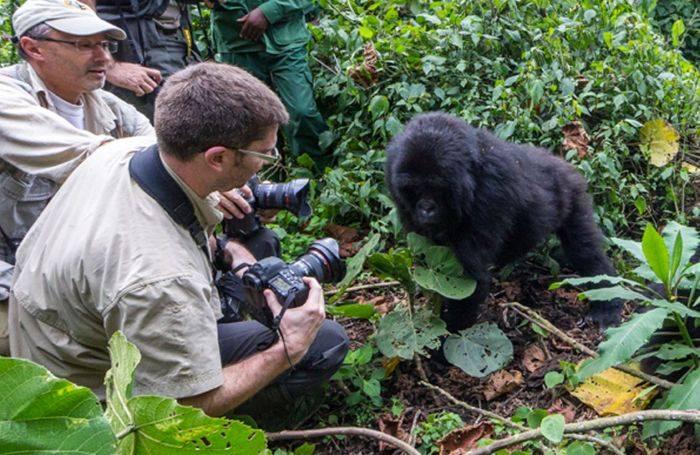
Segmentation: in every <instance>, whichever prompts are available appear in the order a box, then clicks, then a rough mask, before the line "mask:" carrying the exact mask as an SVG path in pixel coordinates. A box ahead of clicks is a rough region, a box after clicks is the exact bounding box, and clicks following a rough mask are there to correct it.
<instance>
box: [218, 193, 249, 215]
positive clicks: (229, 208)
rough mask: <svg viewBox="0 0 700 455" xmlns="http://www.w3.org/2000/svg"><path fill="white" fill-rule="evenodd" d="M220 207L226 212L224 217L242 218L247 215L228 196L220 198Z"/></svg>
mask: <svg viewBox="0 0 700 455" xmlns="http://www.w3.org/2000/svg"><path fill="white" fill-rule="evenodd" d="M219 209H221V211H222V212H223V213H224V218H234V217H235V218H238V219H241V218H243V217H245V213H244V212H243V211H242V210H241V209H240V208H239V206H237V205H236V204H235V203H234V202H233V201H231V200H230V199H228V198H226V197H222V198H221V199H220V200H219Z"/></svg>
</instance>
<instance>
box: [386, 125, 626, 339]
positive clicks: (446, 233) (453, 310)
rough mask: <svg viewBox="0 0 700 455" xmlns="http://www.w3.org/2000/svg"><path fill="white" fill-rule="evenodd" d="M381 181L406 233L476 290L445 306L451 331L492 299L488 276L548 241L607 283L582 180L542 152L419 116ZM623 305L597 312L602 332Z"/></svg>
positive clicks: (391, 152)
mask: <svg viewBox="0 0 700 455" xmlns="http://www.w3.org/2000/svg"><path fill="white" fill-rule="evenodd" d="M385 172H386V182H387V185H388V187H389V190H390V192H391V196H392V198H393V199H394V202H395V204H396V207H397V209H398V213H399V217H400V219H401V222H402V223H403V225H404V227H405V229H406V230H407V231H413V232H417V233H418V234H421V235H424V236H426V237H428V238H430V239H431V240H432V241H433V242H435V243H437V244H441V245H446V246H448V247H450V248H451V249H452V251H454V253H455V255H456V256H457V258H458V259H459V260H460V262H461V264H462V266H463V267H464V272H465V273H466V274H467V275H470V276H472V277H474V278H475V279H476V280H477V288H476V291H475V292H474V294H473V295H472V296H470V297H469V298H468V299H466V300H465V301H451V300H448V301H445V302H444V304H443V307H442V318H443V319H444V320H445V322H446V323H447V328H448V329H449V330H450V331H452V332H454V331H457V330H461V329H463V328H465V327H467V326H469V325H470V324H472V323H473V322H474V319H475V316H476V314H478V313H477V311H478V306H479V304H480V303H481V302H482V301H483V300H484V299H485V298H486V296H487V295H488V292H489V286H490V281H491V276H490V273H489V268H490V267H492V266H502V265H505V264H507V263H508V262H511V261H513V260H514V259H517V258H519V257H521V256H523V255H524V254H525V253H527V252H528V251H530V250H532V249H533V248H535V247H536V246H537V245H538V244H539V243H540V242H541V241H542V240H544V239H545V238H546V237H547V236H548V235H549V234H552V233H555V234H556V235H557V236H558V237H559V239H560V240H561V243H562V247H563V249H564V251H565V253H566V255H567V257H568V259H569V261H570V262H571V266H572V267H573V268H574V269H575V270H576V271H577V272H578V273H580V274H581V275H588V276H590V275H600V274H607V275H614V274H615V270H614V268H613V266H612V264H611V262H610V260H609V259H608V257H607V256H606V255H605V254H604V252H603V249H602V240H603V235H602V233H601V231H600V229H599V228H598V226H597V225H596V223H595V221H594V218H593V209H592V205H591V198H590V197H589V196H588V194H587V193H586V186H587V185H586V181H585V180H584V179H583V177H582V176H581V175H580V174H579V173H578V171H577V170H576V169H575V168H574V167H573V166H571V165H570V164H569V163H567V162H566V161H564V160H563V159H561V158H558V157H556V156H553V155H552V154H551V153H549V152H548V151H546V150H544V149H540V148H536V147H532V146H529V145H521V144H513V143H509V142H505V141H503V140H501V139H498V138H497V137H496V136H494V135H493V134H491V133H490V132H488V131H485V130H481V129H477V128H473V127H471V126H469V125H468V124H467V123H465V122H464V121H462V120H460V119H458V118H456V117H453V116H450V115H447V114H444V113H440V112H433V113H427V114H422V115H418V116H416V117H415V118H413V119H412V120H411V121H410V122H408V124H407V125H406V128H405V130H404V131H403V132H402V133H400V134H398V135H397V136H396V137H394V138H393V139H392V141H391V143H390V144H389V147H388V150H387V161H386V167H385ZM619 307H620V302H611V303H610V304H607V305H600V304H599V305H595V306H593V308H592V311H591V316H592V318H593V319H594V320H595V321H597V322H598V323H599V324H600V325H601V326H608V325H611V324H614V323H616V322H618V321H619V312H620V311H619V310H620V308H619Z"/></svg>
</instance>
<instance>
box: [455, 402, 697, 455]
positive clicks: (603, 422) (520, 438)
mask: <svg viewBox="0 0 700 455" xmlns="http://www.w3.org/2000/svg"><path fill="white" fill-rule="evenodd" d="M647 420H675V421H681V422H690V423H700V411H672V410H668V409H660V410H657V409H654V410H648V411H639V412H631V413H629V414H623V415H620V416H615V417H603V418H600V419H593V420H588V421H585V422H574V423H569V424H566V425H564V435H565V436H564V437H567V436H569V435H568V434H567V433H573V432H576V433H580V432H584V431H591V430H600V429H603V428H609V427H615V426H618V425H630V424H634V423H640V422H644V421H647ZM542 437H543V436H542V431H541V430H539V429H537V430H530V431H526V432H524V433H520V434H517V435H515V436H511V437H508V438H503V439H500V440H498V441H496V442H494V443H492V444H489V445H487V446H485V447H482V448H479V449H476V450H472V451H471V452H469V455H487V454H491V453H494V452H496V451H497V450H500V449H503V448H505V447H510V446H513V445H515V444H521V443H523V442H526V441H530V440H533V439H541V438H542Z"/></svg>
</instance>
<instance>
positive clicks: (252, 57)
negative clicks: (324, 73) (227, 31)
mask: <svg viewBox="0 0 700 455" xmlns="http://www.w3.org/2000/svg"><path fill="white" fill-rule="evenodd" d="M218 56H219V60H220V61H221V62H223V63H229V64H233V65H236V66H240V67H241V68H244V69H245V70H247V71H248V72H250V73H251V74H252V75H254V76H255V77H257V78H258V79H260V80H261V81H263V82H265V83H266V84H268V85H269V86H271V87H272V88H273V89H274V90H275V91H276V92H277V94H278V95H279V97H280V99H281V100H282V103H284V106H285V107H286V108H287V111H288V112H289V123H288V124H287V125H286V126H285V127H284V129H283V131H284V137H285V140H286V142H287V147H288V149H289V152H290V154H291V155H292V156H294V157H296V156H299V155H301V154H303V153H307V154H308V155H309V156H311V158H313V159H314V161H315V163H316V166H317V167H318V169H321V170H322V169H323V168H324V167H325V166H326V165H329V164H330V160H331V156H330V153H324V152H323V151H321V148H320V147H319V144H318V139H319V136H320V135H321V133H323V132H324V131H326V130H327V129H328V126H327V125H326V122H325V121H324V120H323V117H322V116H321V113H320V112H319V111H318V108H317V107H316V101H315V100H314V93H313V81H312V78H311V70H310V69H309V64H308V62H307V60H306V48H304V47H299V48H296V49H290V50H286V51H284V52H282V53H280V54H270V53H268V52H264V51H259V52H236V53H230V52H229V53H225V52H223V53H219V54H218Z"/></svg>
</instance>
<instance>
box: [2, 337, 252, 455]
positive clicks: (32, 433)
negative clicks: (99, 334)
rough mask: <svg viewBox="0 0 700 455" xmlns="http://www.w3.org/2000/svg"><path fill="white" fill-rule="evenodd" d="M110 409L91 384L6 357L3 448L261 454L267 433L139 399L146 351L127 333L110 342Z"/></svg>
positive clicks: (169, 402)
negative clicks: (138, 378) (139, 371)
mask: <svg viewBox="0 0 700 455" xmlns="http://www.w3.org/2000/svg"><path fill="white" fill-rule="evenodd" d="M109 352H110V357H111V360H112V368H111V369H110V370H109V371H108V372H107V374H106V375H105V389H106V401H107V409H106V410H105V413H104V415H103V413H102V407H101V406H100V403H99V401H98V400H97V397H96V396H95V395H94V394H93V393H92V391H90V390H89V389H87V388H85V387H79V386H76V385H75V384H72V383H71V382H69V381H66V380H64V379H57V378H55V377H54V376H53V375H52V374H51V373H49V372H48V371H47V370H46V369H45V368H44V367H41V366H39V365H36V364H34V363H32V362H30V361H27V360H20V359H8V358H4V357H0V379H1V380H0V397H2V398H3V399H2V400H0V451H1V452H2V453H9V452H15V453H16V451H26V452H32V453H37V452H40V451H47V452H48V451H51V453H105V454H111V453H115V452H117V453H120V454H132V453H151V454H171V453H183V454H185V453H223V452H226V453H239V454H254V453H260V452H261V451H263V450H264V449H265V447H266V441H265V435H264V433H263V432H262V431H261V430H255V429H252V428H250V427H249V426H247V425H245V424H243V423H241V422H238V421H234V420H228V419H225V418H218V419H217V418H212V417H208V416H207V415H205V414H204V413H203V412H202V411H201V410H200V409H197V408H193V407H190V406H181V405H179V404H178V403H177V400H175V399H173V398H165V397H158V396H147V395H140V396H132V389H133V382H134V371H135V369H136V366H137V365H138V363H139V361H140V360H141V354H140V353H139V351H138V349H137V348H136V347H135V346H134V345H133V344H131V343H129V342H128V341H127V340H126V338H125V337H124V335H123V334H122V333H121V332H116V333H115V334H114V335H113V336H112V338H111V339H110V341H109Z"/></svg>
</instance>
